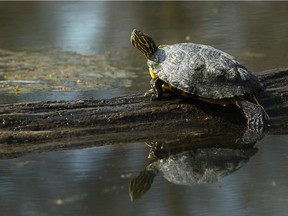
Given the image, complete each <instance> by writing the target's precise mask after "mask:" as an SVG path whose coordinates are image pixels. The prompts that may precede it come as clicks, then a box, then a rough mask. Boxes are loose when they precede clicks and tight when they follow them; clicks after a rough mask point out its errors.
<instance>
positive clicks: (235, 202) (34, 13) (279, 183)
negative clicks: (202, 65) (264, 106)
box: [0, 2, 288, 216]
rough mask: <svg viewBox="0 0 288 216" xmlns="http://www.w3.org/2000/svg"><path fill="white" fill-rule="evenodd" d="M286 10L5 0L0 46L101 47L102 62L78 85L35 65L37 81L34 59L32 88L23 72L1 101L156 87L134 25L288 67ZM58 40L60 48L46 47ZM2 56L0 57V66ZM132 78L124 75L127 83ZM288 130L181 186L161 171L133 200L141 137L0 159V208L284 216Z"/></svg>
mask: <svg viewBox="0 0 288 216" xmlns="http://www.w3.org/2000/svg"><path fill="white" fill-rule="evenodd" d="M287 20H288V3H286V2H0V29H1V31H0V56H1V53H6V51H9V52H13V53H14V54H15V53H17V56H18V57H19V56H20V55H19V53H20V54H21V59H23V58H24V57H25V53H27V56H31V53H32V54H33V55H34V54H35V49H41V50H42V51H41V53H42V54H43V53H44V54H45V50H47V56H49V58H50V57H51V56H54V57H55V56H56V57H58V56H59V55H58V53H64V54H65V56H66V57H65V58H63V59H64V60H65V61H66V58H67V54H69V53H70V52H71V56H72V53H73V56H74V57H75V59H77V58H78V56H76V55H75V53H77V55H81V56H83V57H85V59H87V58H92V57H91V56H97V58H100V59H101V60H102V61H101V65H100V66H99V65H97V67H96V69H95V72H94V74H92V75H91V72H90V71H89V74H85V72H83V71H81V74H82V73H83V74H84V75H83V77H85V75H86V81H87V82H88V81H89V79H90V80H91V79H94V77H95V80H96V81H97V82H90V83H89V85H87V86H84V87H83V86H80V85H79V88H77V85H74V84H75V82H74V81H75V80H78V79H79V77H72V78H71V79H73V82H72V84H73V85H72V84H71V82H69V84H67V80H65V81H63V79H62V80H61V81H60V82H58V81H57V79H58V78H57V79H56V78H54V79H51V80H49V79H48V78H50V76H46V75H47V74H45V76H43V77H45V79H42V78H41V81H43V80H44V82H45V88H44V87H43V86H41V87H39V86H37V85H34V86H33V85H32V86H31V83H32V84H33V82H32V81H35V79H36V81H37V80H40V79H38V77H37V76H38V75H37V74H36V75H35V73H33V77H34V76H35V77H36V78H33V79H32V78H31V77H30V75H29V74H31V72H33V71H31V70H30V69H31V68H28V69H27V71H29V74H28V75H27V74H26V75H25V76H24V75H23V74H21V80H24V78H25V80H26V81H27V80H28V81H31V82H30V83H29V84H30V86H28V87H27V85H26V84H25V83H24V84H23V83H22V84H21V86H20V89H21V90H22V89H27V91H26V90H25V91H20V92H18V91H16V90H17V88H16V87H18V85H19V83H17V82H16V84H15V83H13V82H12V84H11V83H9V88H11V89H12V90H11V91H10V90H9V89H8V90H7V88H8V87H7V85H5V86H2V87H1V89H0V90H1V93H2V92H3V93H2V96H1V99H0V103H1V104H7V103H15V102H23V101H39V100H73V99H87V98H95V99H99V98H110V97H115V96H120V95H124V94H129V93H135V92H144V91H145V90H147V89H148V88H149V76H148V73H147V72H146V70H147V69H146V65H145V64H146V63H145V59H144V58H143V56H142V55H141V53H139V51H137V50H136V49H134V48H133V47H132V46H131V45H130V42H129V38H130V34H131V31H132V29H134V28H138V29H141V30H143V31H145V32H147V33H149V34H150V35H151V36H152V37H153V38H154V39H155V41H156V42H157V43H159V44H171V43H176V42H187V41H188V42H195V43H202V44H209V45H211V46H214V47H216V48H218V49H221V50H224V51H226V52H228V53H230V54H232V55H233V56H235V57H237V59H238V60H239V61H240V62H242V63H243V64H244V65H245V66H247V67H248V68H249V69H250V70H252V71H254V72H257V71H262V70H266V69H271V68H276V67H285V66H287V59H288V51H287V47H288V37H287V35H288V22H287ZM54 49H56V50H57V55H56V54H55V52H50V51H51V50H54ZM1 50H4V51H5V52H3V51H2V52H1ZM43 50H44V51H43ZM23 53H24V55H23ZM51 53H52V54H51ZM14 54H13V55H14ZM42 54H41V55H42ZM23 56H24V57H23ZM81 56H80V57H81ZM87 56H88V57H87ZM89 56H90V57H89ZM111 56H112V57H111ZM19 58H20V57H19ZM58 59H60V60H61V58H58ZM16 60H17V58H16ZM26 60H27V59H25V61H24V60H23V62H24V63H23V65H25V62H26ZM90 60H91V59H90ZM55 61H56V60H55ZM75 61H76V60H75ZM91 61H92V60H91ZM39 62H41V60H38V62H37V64H40V63H39ZM45 62H46V61H45ZM47 62H49V64H51V62H50V61H47ZM103 62H104V63H105V64H107V65H108V67H106V66H105V65H104V66H105V67H104V66H103V65H102V63H103ZM29 64H30V62H29ZM31 64H32V63H31ZM33 64H36V63H35V62H34V63H33ZM57 64H58V63H57ZM59 64H60V63H59ZM71 64H72V63H71ZM6 66H7V65H6V62H4V63H3V62H0V69H3V70H4V69H5V67H6ZM98 66H99V67H98ZM97 68H98V69H97ZM3 70H1V73H0V78H1V81H2V80H3V81H5V77H7V76H9V79H11V77H12V78H13V77H14V79H15V80H16V79H18V78H19V76H16V75H19V74H17V73H15V74H12V73H13V72H9V73H10V74H9V73H8V72H7V71H3ZM103 70H104V72H105V73H103V74H104V75H103V74H102V72H103ZM43 71H44V72H45V70H43ZM117 71H120V72H121V76H119V78H118V77H117V79H115V76H116V75H114V76H111V72H113V73H114V72H115V74H116V72H117ZM44 72H43V73H44ZM87 73H88V72H87ZM107 73H108V75H109V76H107ZM11 74H12V75H11ZM97 74H98V75H99V76H97ZM100 74H101V76H100ZM122 74H123V76H124V78H123V76H122ZM64 75H65V74H64ZM64 75H63V76H64ZM71 76H72V75H71ZM75 76H76V75H75ZM47 77H48V78H47ZM87 77H88V78H87ZM52 78H53V77H52ZM62 78H63V77H62ZM68 78H69V77H68ZM81 79H82V78H81ZM83 79H84V78H83ZM126 79H127V80H128V81H129V82H124V81H123V80H126ZM111 80H112V81H111ZM120 80H121V81H120ZM62 81H63V82H62ZM69 81H70V80H69ZM76 83H77V82H76ZM104 83H105V85H104ZM0 84H1V85H2V84H3V83H0ZM50 84H51V86H53V88H52V87H51V86H50V87H49V85H50ZM100 84H101V85H100ZM102 84H103V85H102ZM25 85H26V87H25ZM35 86H36V87H35ZM59 86H61V88H59ZM63 86H64V87H65V88H62V87H63ZM71 86H72V87H71ZM75 86H76V87H75ZM15 88H16V89H15ZM13 89H14V90H13ZM287 138H288V136H287V135H286V134H284V135H273V134H268V135H266V136H265V137H264V139H262V140H260V141H259V142H258V143H257V144H256V148H257V149H258V151H257V152H256V153H255V155H253V156H252V157H251V158H250V159H249V161H248V162H247V163H245V164H244V165H243V166H242V167H241V168H240V169H239V170H237V171H235V172H233V173H231V175H228V176H226V177H224V178H221V179H220V180H219V181H218V182H214V183H211V184H195V185H192V186H183V185H177V184H173V183H171V182H169V181H167V180H166V179H165V178H163V177H162V175H161V174H159V175H157V176H156V177H155V179H154V182H153V184H152V185H151V188H150V190H149V191H147V192H146V193H145V194H144V195H143V196H142V197H141V198H139V199H137V200H135V201H134V202H131V200H130V198H129V193H128V191H129V190H128V188H129V183H130V181H131V179H132V178H134V177H135V176H136V175H137V174H138V173H139V172H140V171H142V170H143V169H144V168H145V166H146V165H147V163H148V161H149V160H148V159H147V154H148V152H149V148H148V147H147V146H146V145H145V143H122V144H119V145H110V146H109V145H108V146H103V147H95V148H89V149H79V150H69V151H57V152H49V153H41V154H30V155H26V156H23V157H19V158H15V159H9V160H1V161H0V212H1V215H12V216H13V215H79V214H83V215H116V214H117V215H135V214H136V215H203V216H206V215H219V216H220V215H221V216H225V215H236V216H237V215H239V216H240V215H274V216H278V215H279V216H282V215H285V214H286V213H287V211H288V205H287V204H288V184H287V177H288V171H287V168H286V164H287V162H288V147H287V144H288V143H287V142H288V141H287ZM223 142H225V140H223ZM0 148H1V145H0Z"/></svg>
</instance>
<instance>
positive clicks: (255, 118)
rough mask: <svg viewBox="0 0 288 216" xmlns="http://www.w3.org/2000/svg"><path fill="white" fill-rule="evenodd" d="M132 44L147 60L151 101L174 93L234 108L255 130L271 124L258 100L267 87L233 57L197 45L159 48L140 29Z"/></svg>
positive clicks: (136, 31) (184, 44) (181, 44)
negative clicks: (238, 110)
mask: <svg viewBox="0 0 288 216" xmlns="http://www.w3.org/2000/svg"><path fill="white" fill-rule="evenodd" d="M130 41H131V44H132V45H133V46H134V47H136V48H137V49H138V50H140V51H141V52H142V54H144V56H145V57H146V58H147V65H148V67H149V72H150V76H151V81H150V85H151V89H150V90H149V91H147V92H146V93H145V95H151V100H157V99H161V98H162V97H163V92H164V91H168V92H169V91H170V92H174V93H177V94H179V95H182V96H185V97H193V98H196V99H199V100H202V101H205V102H209V103H213V104H220V105H223V106H226V105H228V104H234V105H236V106H237V107H238V108H239V109H240V110H241V111H242V113H243V115H244V117H245V118H246V120H247V125H248V127H251V128H258V129H259V128H263V127H264V126H265V124H266V122H268V121H269V115H268V114H267V113H266V111H265V109H264V108H263V107H262V106H261V104H260V103H259V101H258V99H257V98H256V94H257V93H258V92H260V91H262V90H263V89H264V87H263V85H262V84H261V83H260V81H259V80H258V78H257V77H256V76H255V75H254V74H252V73H251V72H250V71H249V70H248V69H247V68H246V67H244V66H243V65H242V64H240V63H239V62H238V61H237V60H236V59H235V58H234V57H233V56H231V55H230V54H228V53H225V52H224V51H221V50H219V49H216V48H214V47H212V46H209V45H204V44H196V43H176V44H172V45H160V46H157V45H156V43H155V42H154V40H153V39H152V37H151V36H149V35H148V34H146V33H144V32H142V31H139V30H136V29H134V30H133V31H132V33H131V38H130Z"/></svg>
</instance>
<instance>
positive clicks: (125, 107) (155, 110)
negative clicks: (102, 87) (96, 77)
mask: <svg viewBox="0 0 288 216" xmlns="http://www.w3.org/2000/svg"><path fill="white" fill-rule="evenodd" d="M257 75H258V77H259V79H260V80H261V82H262V83H263V84H264V86H265V88H266V90H265V91H263V92H261V93H260V94H259V95H258V98H259V100H260V101H261V103H262V104H263V106H264V107H265V109H266V110H267V112H268V114H269V115H270V117H271V122H270V125H271V127H270V128H269V133H272V134H286V133H287V132H288V115H287V114H288V112H287V111H288V106H287V104H288V103H287V101H288V88H287V85H286V84H287V83H288V68H280V69H273V70H268V71H263V72H260V73H258V74H257ZM0 128H1V133H0V158H6V157H15V156H18V155H21V154H23V153H28V152H37V151H48V150H55V149H62V148H80V147H88V146H99V145H105V144H116V143H127V142H153V141H155V140H156V141H157V140H161V141H162V140H166V141H168V142H169V141H171V140H179V139H191V138H194V139H195V137H196V138H197V137H206V138H207V139H213V138H214V137H227V136H229V135H230V136H235V131H238V132H239V131H240V132H241V131H242V132H243V131H245V129H246V125H245V119H244V118H243V116H242V114H241V112H240V111H239V110H238V109H237V108H236V107H234V106H232V105H228V106H226V107H223V106H220V105H213V104H207V103H205V102H202V101H199V100H193V99H187V98H182V97H179V96H171V95H167V96H166V97H165V98H164V99H162V100H159V101H150V100H149V98H145V97H143V93H137V94H133V95H126V96H122V97H116V98H112V99H108V100H76V101H45V102H33V103H18V104H10V105H2V106H0ZM223 131H225V134H223Z"/></svg>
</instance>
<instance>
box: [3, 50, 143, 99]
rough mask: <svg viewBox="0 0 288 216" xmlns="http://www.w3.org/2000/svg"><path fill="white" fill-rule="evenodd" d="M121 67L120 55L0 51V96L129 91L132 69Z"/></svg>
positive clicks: (133, 76)
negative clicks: (43, 92) (76, 91)
mask: <svg viewBox="0 0 288 216" xmlns="http://www.w3.org/2000/svg"><path fill="white" fill-rule="evenodd" d="M124 56H125V55H124ZM126 57H127V55H126V56H125V58H126ZM122 58H124V57H122ZM123 64H124V63H123V59H121V55H118V54H117V55H116V54H115V55H113V54H112V53H110V52H107V53H104V54H101V55H94V56H87V55H81V54H78V53H74V52H64V51H60V50H56V49H52V50H47V49H37V50H29V51H28V50H22V51H7V50H1V49H0V92H2V93H17V94H19V93H28V92H32V91H75V90H89V89H103V88H116V87H130V86H131V84H132V79H133V78H136V74H135V68H134V69H132V67H130V69H129V67H127V66H125V65H123ZM136 70H137V69H136Z"/></svg>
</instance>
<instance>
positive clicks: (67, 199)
mask: <svg viewBox="0 0 288 216" xmlns="http://www.w3.org/2000/svg"><path fill="white" fill-rule="evenodd" d="M287 138H288V137H287V136H269V135H268V136H266V137H265V138H264V139H263V140H261V141H260V142H259V143H258V144H257V145H256V148H257V149H258V152H257V153H256V154H255V155H254V156H252V157H251V158H250V159H249V161H248V162H247V163H246V164H244V165H243V166H242V167H241V168H240V169H239V170H238V171H236V172H234V173H232V174H231V175H229V176H226V177H224V178H222V179H220V181H219V182H215V183H212V184H201V185H196V184H195V185H192V186H183V185H176V184H172V183H170V182H168V181H167V180H166V179H164V178H163V177H162V176H161V175H158V176H156V178H155V179H154V183H153V184H152V186H151V189H150V190H149V191H148V192H147V193H146V194H144V195H143V196H142V197H141V198H140V199H138V200H136V201H134V202H131V201H130V198H129V195H128V186H129V181H130V180H131V175H135V174H137V173H138V172H140V171H142V170H143V169H144V167H145V165H147V163H148V159H147V153H148V148H147V146H146V145H145V144H144V143H128V144H121V145H117V146H104V147H100V148H91V149H84V150H73V151H61V152H52V153H42V154H35V155H28V156H24V157H21V158H17V159H10V160H2V161H1V163H0V170H1V176H0V184H1V188H0V192H1V196H0V198H1V204H0V205H1V214H2V215H80V214H82V215H83V214H84V215H135V214H136V215H160V216H161V215H163V216H164V215H219V216H226V215H227V216H230V215H237V216H238V215H239V216H241V215H275V216H282V215H286V213H287V211H288V206H287V203H288V184H287V178H288V172H287V163H288V147H287V146H288V141H287ZM271 143H273V145H272V144H271Z"/></svg>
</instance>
